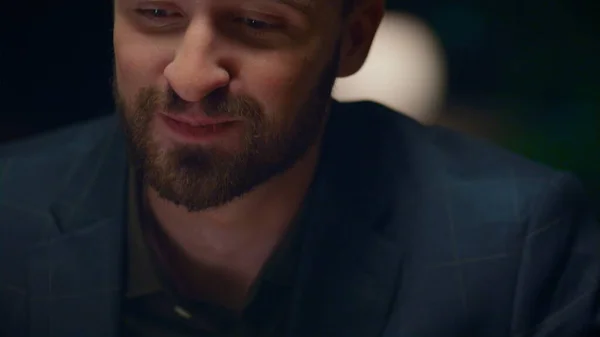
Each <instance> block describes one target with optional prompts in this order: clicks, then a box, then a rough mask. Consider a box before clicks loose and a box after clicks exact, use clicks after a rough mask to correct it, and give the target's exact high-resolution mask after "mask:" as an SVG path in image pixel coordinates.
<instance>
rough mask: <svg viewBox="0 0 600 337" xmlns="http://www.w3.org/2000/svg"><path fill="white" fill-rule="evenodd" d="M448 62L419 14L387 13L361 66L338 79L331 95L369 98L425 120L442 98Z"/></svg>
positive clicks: (434, 113)
mask: <svg viewBox="0 0 600 337" xmlns="http://www.w3.org/2000/svg"><path fill="white" fill-rule="evenodd" d="M445 87H446V65H445V58H444V52H443V50H442V47H441V43H440V42H439V41H438V38H437V37H436V35H435V34H434V33H433V32H432V30H431V29H430V28H429V27H427V25H425V24H424V23H423V22H422V21H421V20H419V19H417V18H415V17H413V16H410V15H406V14H401V13H394V12H388V13H386V15H385V17H384V19H383V22H382V24H381V27H380V28H379V31H378V32H377V35H376V36H375V40H374V42H373V47H372V49H371V52H370V54H369V57H368V58H367V61H366V63H365V65H364V66H363V68H362V69H361V70H360V71H359V72H358V73H356V74H355V75H353V76H350V77H346V78H341V79H338V81H337V82H336V86H335V88H334V93H333V96H334V97H335V98H336V99H337V100H339V101H342V102H349V101H358V100H371V101H375V102H378V103H381V104H383V105H386V106H388V107H389V108H392V109H394V110H397V111H401V112H402V113H405V114H406V115H409V116H411V117H413V118H415V119H417V120H419V121H421V122H423V123H430V122H432V121H433V120H434V119H435V118H436V116H437V113H438V112H439V111H440V108H441V106H442V104H443V102H444V97H445Z"/></svg>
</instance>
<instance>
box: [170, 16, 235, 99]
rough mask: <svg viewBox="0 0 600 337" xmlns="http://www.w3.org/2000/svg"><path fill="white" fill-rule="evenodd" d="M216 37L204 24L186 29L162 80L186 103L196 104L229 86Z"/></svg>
mask: <svg viewBox="0 0 600 337" xmlns="http://www.w3.org/2000/svg"><path fill="white" fill-rule="evenodd" d="M216 42H217V39H216V35H215V33H214V31H213V30H212V29H211V28H210V27H209V26H208V24H206V23H202V22H201V23H199V24H197V25H195V26H192V25H190V26H188V29H187V31H186V33H185V35H184V36H183V38H182V40H181V41H180V42H179V45H178V46H177V49H176V51H175V55H174V58H173V60H172V61H171V63H169V64H168V65H167V67H166V68H165V70H164V76H165V77H166V79H167V81H168V82H169V84H170V86H171V88H173V90H174V91H175V92H176V93H177V94H178V95H179V97H181V98H182V99H184V100H186V101H188V102H198V101H200V100H202V99H203V98H204V97H205V96H207V95H208V94H210V93H211V92H213V91H215V90H217V89H220V88H223V87H225V86H227V85H228V84H229V81H230V74H229V72H228V71H227V69H225V68H224V66H223V64H221V62H220V61H221V60H220V57H219V56H218V53H217V50H216V49H217V48H216Z"/></svg>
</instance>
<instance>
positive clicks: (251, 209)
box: [146, 144, 319, 250]
mask: <svg viewBox="0 0 600 337" xmlns="http://www.w3.org/2000/svg"><path fill="white" fill-rule="evenodd" d="M318 156H319V146H318V144H316V145H314V146H313V147H312V148H311V149H309V151H308V152H307V153H306V155H305V156H304V157H303V158H301V159H300V160H299V161H298V162H297V163H296V164H295V165H294V166H293V167H292V168H290V169H289V170H287V171H286V172H284V173H283V174H281V175H278V176H276V177H273V178H271V179H270V180H269V181H267V182H266V183H264V184H262V185H260V186H258V187H257V188H255V189H254V190H252V191H251V192H249V193H247V194H245V195H244V196H242V197H240V198H236V199H235V200H233V201H231V202H229V203H227V204H225V205H222V206H220V207H217V208H213V209H208V210H204V211H200V212H193V213H191V212H188V211H187V210H186V209H185V208H184V207H181V206H177V205H175V204H173V203H171V202H170V201H167V200H165V199H162V198H160V197H159V196H158V193H157V192H156V191H155V190H154V189H152V188H148V189H146V196H147V198H148V199H147V200H148V202H149V206H150V208H151V209H152V211H153V213H154V215H155V217H156V218H157V220H158V221H159V223H160V225H161V227H162V228H163V230H164V231H165V232H166V234H168V235H169V236H171V237H172V239H174V240H175V241H177V242H179V241H181V242H179V243H181V244H185V242H186V241H188V240H194V241H196V243H199V242H202V241H205V243H206V244H209V245H215V247H214V248H215V249H219V247H221V248H222V249H225V250H227V249H228V248H227V247H236V246H238V247H240V248H241V246H239V245H242V246H245V245H250V244H252V241H256V240H268V238H270V237H274V236H279V235H280V234H281V233H282V232H283V231H285V229H286V228H287V226H288V224H289V223H290V222H291V221H292V220H293V218H294V216H295V215H296V213H297V212H298V210H299V208H300V206H301V204H302V202H303V200H304V197H305V195H306V193H307V191H308V188H309V186H310V184H311V182H312V179H313V176H314V173H315V170H316V166H317V162H318ZM196 245H197V244H193V245H192V246H196ZM203 246H205V244H203Z"/></svg>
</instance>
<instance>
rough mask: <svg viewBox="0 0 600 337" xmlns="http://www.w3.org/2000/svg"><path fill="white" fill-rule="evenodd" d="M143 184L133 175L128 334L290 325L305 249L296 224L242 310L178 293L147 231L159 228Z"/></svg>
mask: <svg viewBox="0 0 600 337" xmlns="http://www.w3.org/2000/svg"><path fill="white" fill-rule="evenodd" d="M139 186H140V184H139V183H137V180H136V179H135V176H134V174H133V173H131V174H130V177H129V197H128V202H129V205H128V206H129V207H128V249H127V251H128V272H127V275H128V279H127V292H126V295H125V297H126V298H125V301H124V310H123V329H124V336H126V337H138V336H139V337H188V336H189V337H191V336H194V337H203V336H211V337H212V336H214V337H254V336H256V337H270V336H273V337H274V336H280V335H282V331H283V329H284V328H285V323H286V316H287V314H288V310H289V304H290V297H291V295H292V286H293V280H294V272H295V266H296V265H297V263H296V259H297V257H298V251H299V249H300V242H301V240H299V239H298V238H299V235H298V234H299V233H298V232H299V230H298V229H299V228H300V226H299V225H298V224H297V222H298V221H295V223H294V224H293V226H290V230H289V231H288V233H287V235H286V236H285V237H284V240H283V241H282V242H281V243H280V244H279V247H278V248H277V249H276V250H275V251H274V252H273V254H272V256H271V257H270V258H269V259H268V261H267V263H266V264H265V266H263V269H262V271H261V272H260V274H259V276H258V278H257V280H256V281H255V283H254V284H253V286H252V287H251V289H250V294H249V297H248V300H247V305H246V307H245V308H244V310H243V312H242V313H241V314H239V313H238V314H235V313H232V312H230V311H228V310H226V309H224V308H220V307H217V306H216V305H212V304H209V303H203V302H199V301H191V300H188V299H186V298H184V297H182V296H179V295H178V294H177V292H176V291H175V290H174V287H172V286H170V282H169V276H168V274H167V273H166V272H165V271H164V269H163V268H161V266H160V264H159V263H158V261H159V260H158V259H156V258H155V252H154V251H153V250H152V246H151V245H148V241H147V233H148V232H151V231H152V230H156V228H157V227H158V226H156V224H155V220H153V218H152V217H149V216H147V215H148V214H149V212H146V211H144V204H143V203H142V202H140V199H141V198H140V197H139V196H140V194H141V193H140V188H139Z"/></svg>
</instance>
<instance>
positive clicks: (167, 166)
mask: <svg viewBox="0 0 600 337" xmlns="http://www.w3.org/2000/svg"><path fill="white" fill-rule="evenodd" d="M338 59H339V48H336V52H335V54H334V55H333V57H332V58H331V60H330V62H329V63H328V64H327V65H326V66H325V68H324V69H323V70H322V72H321V74H320V76H319V80H318V83H316V85H315V86H314V87H313V90H312V91H311V94H310V95H309V96H308V98H307V99H306V100H305V101H304V102H303V103H302V104H301V105H300V108H299V109H298V111H297V112H296V113H292V112H291V111H281V112H279V114H278V115H277V116H275V117H274V118H266V116H265V114H264V111H263V108H262V106H261V105H260V104H259V103H258V101H256V100H254V99H253V98H251V97H248V96H236V97H231V96H228V95H227V93H224V92H223V91H215V92H213V93H211V94H209V95H208V96H206V97H205V98H204V99H203V101H202V104H201V105H202V109H203V111H204V112H205V113H207V114H208V115H210V116H214V117H232V118H240V119H241V120H243V121H244V126H245V128H244V129H245V130H244V131H245V132H244V135H243V139H242V148H241V149H240V150H238V151H235V152H228V151H227V150H225V149H221V148H219V147H217V146H215V147H206V146H201V145H189V144H173V145H172V146H170V147H165V146H164V145H161V144H159V143H158V142H157V141H156V140H155V139H154V137H153V135H152V122H153V119H154V118H155V117H154V116H155V114H156V112H157V111H169V112H174V113H177V112H178V111H183V110H184V108H185V105H186V104H187V102H184V101H182V100H181V98H179V97H178V96H177V94H176V93H175V92H174V91H173V90H172V89H170V88H167V89H166V90H162V91H161V90H160V89H159V88H156V87H153V86H148V87H145V88H142V89H140V90H139V91H138V93H137V94H136V95H135V98H134V99H133V100H132V101H131V103H130V104H129V103H128V101H127V99H126V98H125V97H123V96H122V95H121V94H120V93H121V91H120V90H119V87H118V83H117V82H118V81H117V80H116V76H114V79H115V80H114V81H113V84H114V85H113V88H114V96H115V102H116V105H117V109H118V111H119V115H120V117H121V120H122V125H123V129H124V131H125V134H126V139H127V141H128V145H129V153H130V159H131V163H132V165H133V167H134V169H135V172H136V173H137V175H138V177H140V178H141V179H142V181H143V183H144V184H145V185H146V186H150V187H152V188H153V189H154V190H156V191H157V193H158V194H159V196H160V197H161V198H164V199H166V200H168V201H170V202H172V203H174V204H176V205H180V206H182V207H185V208H186V209H187V210H188V211H189V212H197V211H201V210H205V209H208V208H213V207H218V206H220V205H223V204H226V203H228V202H230V201H232V200H233V199H235V198H237V197H241V196H243V195H244V194H246V193H248V192H250V191H251V190H252V189H253V188H255V187H256V186H259V185H261V184H262V183H264V182H266V181H267V180H269V179H271V178H272V177H274V176H277V175H279V174H282V173H284V172H286V171H287V170H289V169H290V168H291V167H292V166H293V165H294V164H295V163H296V162H298V160H300V159H301V158H302V157H303V156H304V155H305V154H306V153H307V151H308V149H309V148H311V146H313V145H314V144H315V142H316V141H317V140H318V138H319V136H320V135H321V133H322V131H323V128H324V124H325V122H326V119H327V114H328V111H327V107H328V105H329V102H330V100H331V91H332V87H333V84H334V81H335V78H336V74H337V69H338V62H339V61H338ZM286 116H290V117H291V118H285V117H286Z"/></svg>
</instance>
